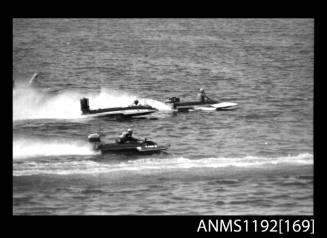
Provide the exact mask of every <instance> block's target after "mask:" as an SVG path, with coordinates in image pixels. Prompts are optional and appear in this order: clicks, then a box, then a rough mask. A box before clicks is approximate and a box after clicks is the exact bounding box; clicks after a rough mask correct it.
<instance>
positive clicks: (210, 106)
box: [165, 97, 238, 112]
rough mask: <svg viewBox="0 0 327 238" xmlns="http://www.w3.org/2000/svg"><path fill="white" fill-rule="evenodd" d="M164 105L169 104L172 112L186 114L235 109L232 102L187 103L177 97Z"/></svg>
mask: <svg viewBox="0 0 327 238" xmlns="http://www.w3.org/2000/svg"><path fill="white" fill-rule="evenodd" d="M165 103H167V104H170V105H171V106H172V109H173V110H174V111H178V112H188V111H190V110H216V111H224V110H233V109H235V108H237V105H238V104H237V103H233V102H220V103H219V102H218V101H216V100H212V99H208V100H206V101H204V102H201V101H189V102H181V101H180V98H178V97H170V98H168V100H166V101H165Z"/></svg>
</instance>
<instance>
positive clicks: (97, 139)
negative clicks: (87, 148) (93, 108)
mask: <svg viewBox="0 0 327 238" xmlns="http://www.w3.org/2000/svg"><path fill="white" fill-rule="evenodd" d="M87 139H88V140H89V142H90V143H97V142H101V139H100V134H98V133H93V134H90V135H89V136H88V137H87Z"/></svg>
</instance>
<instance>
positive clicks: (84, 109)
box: [81, 98, 90, 113]
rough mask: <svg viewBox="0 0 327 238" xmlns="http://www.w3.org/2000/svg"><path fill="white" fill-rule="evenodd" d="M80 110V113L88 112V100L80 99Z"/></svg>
mask: <svg viewBox="0 0 327 238" xmlns="http://www.w3.org/2000/svg"><path fill="white" fill-rule="evenodd" d="M81 110H82V113H88V112H90V106H89V99H88V98H82V99H81Z"/></svg>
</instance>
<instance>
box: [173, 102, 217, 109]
mask: <svg viewBox="0 0 327 238" xmlns="http://www.w3.org/2000/svg"><path fill="white" fill-rule="evenodd" d="M215 103H218V102H217V101H214V100H210V101H206V102H200V101H191V102H175V103H174V105H175V107H192V106H204V105H211V104H215Z"/></svg>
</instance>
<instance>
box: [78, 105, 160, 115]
mask: <svg viewBox="0 0 327 238" xmlns="http://www.w3.org/2000/svg"><path fill="white" fill-rule="evenodd" d="M137 109H146V110H151V111H149V112H145V113H152V112H155V111H158V109H156V108H153V107H151V106H129V107H112V108H103V109H101V108H100V109H93V110H89V111H88V112H84V113H83V114H96V113H104V112H114V111H126V110H137Z"/></svg>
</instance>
